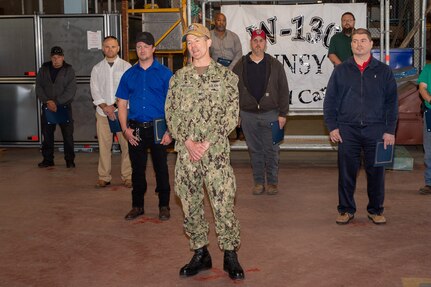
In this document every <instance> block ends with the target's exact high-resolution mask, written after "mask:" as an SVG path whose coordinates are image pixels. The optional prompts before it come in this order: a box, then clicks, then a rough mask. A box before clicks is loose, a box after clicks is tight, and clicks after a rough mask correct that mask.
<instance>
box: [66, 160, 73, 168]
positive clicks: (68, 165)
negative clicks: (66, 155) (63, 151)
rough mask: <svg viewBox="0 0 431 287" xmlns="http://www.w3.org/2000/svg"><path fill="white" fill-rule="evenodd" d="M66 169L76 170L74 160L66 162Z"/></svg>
mask: <svg viewBox="0 0 431 287" xmlns="http://www.w3.org/2000/svg"><path fill="white" fill-rule="evenodd" d="M66 167H67V168H75V163H74V162H73V160H69V161H66Z"/></svg>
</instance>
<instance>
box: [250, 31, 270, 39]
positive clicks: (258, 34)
mask: <svg viewBox="0 0 431 287" xmlns="http://www.w3.org/2000/svg"><path fill="white" fill-rule="evenodd" d="M256 37H262V39H264V40H266V34H265V31H263V30H261V29H256V30H253V32H251V39H250V40H253V39H254V38H256Z"/></svg>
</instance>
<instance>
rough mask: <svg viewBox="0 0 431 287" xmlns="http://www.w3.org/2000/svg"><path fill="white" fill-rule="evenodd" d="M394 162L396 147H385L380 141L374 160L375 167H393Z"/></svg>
mask: <svg viewBox="0 0 431 287" xmlns="http://www.w3.org/2000/svg"><path fill="white" fill-rule="evenodd" d="M393 162H394V145H387V146H386V149H385V145H384V143H383V141H379V142H377V144H376V157H375V160H374V166H375V167H378V166H391V165H392V164H393Z"/></svg>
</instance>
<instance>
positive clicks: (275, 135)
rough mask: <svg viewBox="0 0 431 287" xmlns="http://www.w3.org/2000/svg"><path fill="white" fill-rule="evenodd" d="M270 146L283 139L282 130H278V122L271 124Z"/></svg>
mask: <svg viewBox="0 0 431 287" xmlns="http://www.w3.org/2000/svg"><path fill="white" fill-rule="evenodd" d="M271 129H272V144H274V145H275V144H279V143H280V142H281V141H282V140H283V139H284V128H282V129H280V124H279V123H278V121H275V122H271Z"/></svg>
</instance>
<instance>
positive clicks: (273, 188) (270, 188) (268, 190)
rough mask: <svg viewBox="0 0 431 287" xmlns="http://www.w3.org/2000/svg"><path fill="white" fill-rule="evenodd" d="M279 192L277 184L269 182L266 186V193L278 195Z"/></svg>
mask: <svg viewBox="0 0 431 287" xmlns="http://www.w3.org/2000/svg"><path fill="white" fill-rule="evenodd" d="M277 193H278V187H277V185H276V184H268V185H267V187H266V194H268V195H276V194H277Z"/></svg>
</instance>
